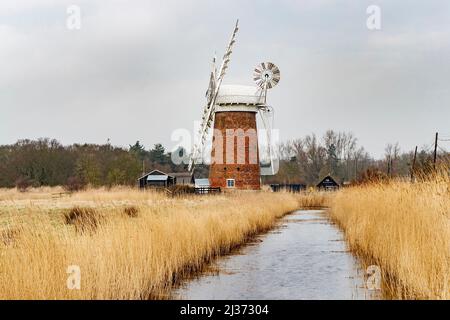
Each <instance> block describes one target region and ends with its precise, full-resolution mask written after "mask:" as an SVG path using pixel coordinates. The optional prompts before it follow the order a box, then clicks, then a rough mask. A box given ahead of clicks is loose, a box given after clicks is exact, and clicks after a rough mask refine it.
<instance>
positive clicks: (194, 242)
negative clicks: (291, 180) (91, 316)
mask: <svg viewBox="0 0 450 320" xmlns="http://www.w3.org/2000/svg"><path fill="white" fill-rule="evenodd" d="M49 191H50V192H53V191H54V190H45V191H42V192H41V193H42V194H40V193H39V192H37V191H32V200H27V199H26V198H25V196H26V194H18V193H17V194H14V192H11V191H7V192H6V193H7V194H6V195H5V194H4V195H1V194H0V199H3V201H2V202H1V205H2V206H1V209H0V229H5V230H6V229H10V230H15V228H18V227H19V226H20V228H21V229H20V230H21V231H20V236H17V237H16V235H14V236H13V241H14V246H11V245H9V242H10V240H9V239H10V238H11V235H10V234H6V233H5V236H2V237H3V239H7V241H4V240H3V241H0V256H1V259H0V299H148V298H151V297H157V296H158V295H159V294H161V293H162V292H166V290H167V289H168V288H170V286H171V285H172V283H173V282H174V281H177V280H178V279H180V278H181V277H183V276H186V275H188V274H189V273H190V272H192V271H195V270H199V269H201V268H202V267H203V266H204V264H205V263H206V262H208V261H209V260H211V259H213V258H214V257H216V256H217V255H218V254H223V253H227V252H229V251H230V250H231V249H232V248H234V247H236V246H238V245H240V244H242V243H244V242H245V241H246V240H247V239H248V237H250V236H252V235H254V234H256V233H259V232H262V231H265V230H267V229H269V228H271V227H273V226H274V223H275V222H276V220H277V219H278V218H280V217H282V216H283V215H285V214H286V213H288V212H290V211H292V210H295V209H297V208H298V206H299V201H298V197H296V196H294V195H291V194H285V193H279V194H274V193H265V192H260V193H252V192H248V193H237V194H229V195H218V196H204V197H195V196H186V197H182V198H167V197H166V196H165V195H164V194H159V193H154V192H139V191H136V190H132V189H126V188H114V189H112V190H109V191H108V190H88V191H84V192H80V193H76V194H74V195H72V196H62V197H60V198H59V197H58V198H56V199H55V198H54V197H53V195H49V194H46V193H48V192H49ZM131 207H132V208H133V209H130V208H131ZM74 208H77V209H76V210H75V211H73V210H74ZM80 208H81V209H80ZM87 208H93V209H92V210H89V209H87ZM127 208H128V209H127ZM67 210H69V211H67ZM70 212H72V214H70ZM80 212H82V213H80ZM97 214H99V215H101V216H102V217H104V219H103V218H102V220H101V223H97V222H95V230H93V232H77V230H76V228H77V226H78V228H83V227H82V226H84V224H86V223H87V224H90V223H92V215H94V216H95V217H97ZM94 219H96V218H94ZM95 221H97V220H95ZM6 243H8V244H6ZM73 265H75V266H79V267H80V270H81V289H80V290H69V289H68V287H67V279H68V276H69V275H68V274H67V270H68V267H69V266H73Z"/></svg>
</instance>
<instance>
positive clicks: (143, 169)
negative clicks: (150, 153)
mask: <svg viewBox="0 0 450 320" xmlns="http://www.w3.org/2000/svg"><path fill="white" fill-rule="evenodd" d="M142 175H145V160H142Z"/></svg>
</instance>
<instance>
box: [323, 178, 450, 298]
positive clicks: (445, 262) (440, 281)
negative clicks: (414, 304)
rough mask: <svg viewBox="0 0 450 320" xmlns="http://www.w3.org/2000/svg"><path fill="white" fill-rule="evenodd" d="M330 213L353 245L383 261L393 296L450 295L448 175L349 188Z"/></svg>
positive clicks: (380, 263) (361, 253) (366, 255)
mask: <svg viewBox="0 0 450 320" xmlns="http://www.w3.org/2000/svg"><path fill="white" fill-rule="evenodd" d="M331 208H332V209H331V216H332V218H333V219H334V220H335V221H336V222H337V223H338V224H339V225H340V226H341V227H342V228H343V229H344V231H345V234H346V237H347V239H348V242H349V244H350V247H351V248H352V249H353V250H354V251H355V252H356V253H357V254H358V255H359V256H362V257H363V260H364V261H367V262H369V263H371V264H376V265H378V266H380V268H381V270H382V273H383V277H384V280H385V281H384V284H385V285H386V287H385V289H386V292H388V293H389V294H390V295H391V297H392V298H408V299H450V178H449V176H448V173H447V172H446V171H442V172H440V173H439V174H436V175H434V176H433V177H423V178H421V179H419V180H418V181H417V182H416V183H413V184H412V183H410V182H408V181H393V182H390V183H383V184H382V183H373V184H368V185H363V186H358V187H352V188H349V189H345V190H342V191H340V192H339V193H337V194H336V195H335V196H334V197H333V198H332V201H331Z"/></svg>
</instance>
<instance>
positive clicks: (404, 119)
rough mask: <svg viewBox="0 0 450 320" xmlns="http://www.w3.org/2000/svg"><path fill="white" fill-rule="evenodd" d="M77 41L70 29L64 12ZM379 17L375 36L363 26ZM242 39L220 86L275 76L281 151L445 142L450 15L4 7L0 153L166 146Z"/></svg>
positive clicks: (0, 6)
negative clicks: (335, 136)
mask: <svg viewBox="0 0 450 320" xmlns="http://www.w3.org/2000/svg"><path fill="white" fill-rule="evenodd" d="M72 4H75V5H78V6H79V7H80V9H81V14H82V16H81V29H80V30H69V29H68V28H67V26H66V22H67V21H66V20H67V17H68V14H67V12H66V10H67V7H68V6H69V5H72ZM372 4H375V5H378V6H379V7H380V8H381V14H382V15H381V30H375V31H374V30H369V29H368V28H367V26H366V20H367V18H368V15H367V13H366V9H367V7H368V6H369V5H372ZM237 18H239V19H240V31H239V34H238V39H237V43H236V47H235V50H234V53H233V57H232V61H231V64H230V68H229V73H228V74H227V76H226V78H225V81H224V83H226V84H248V85H251V84H252V69H253V67H254V66H255V65H257V64H258V63H260V62H263V61H272V62H274V63H276V64H277V65H278V67H279V68H280V70H281V75H282V78H281V82H280V84H279V85H278V86H277V87H276V88H275V89H273V90H272V91H271V92H270V95H269V98H268V99H269V102H270V104H272V105H273V106H274V108H275V126H276V127H277V128H279V129H280V135H281V139H283V140H286V139H292V138H295V137H302V136H304V135H306V134H310V133H313V132H314V133H316V134H318V135H322V134H323V133H324V132H325V131H326V130H327V129H335V130H343V131H352V132H353V133H354V134H355V135H356V136H357V137H358V138H359V142H360V144H362V145H363V146H364V147H365V148H366V149H367V150H368V151H369V152H370V153H371V154H373V155H374V156H377V157H378V156H381V155H382V154H383V150H384V147H385V145H386V143H388V142H397V141H398V142H399V143H400V145H401V147H402V150H404V151H407V150H410V149H412V148H413V147H414V146H415V145H419V146H422V145H424V144H427V145H429V144H430V143H431V141H432V139H433V135H434V133H435V132H436V131H440V132H441V133H442V134H444V135H450V85H449V80H450V79H449V78H450V2H449V1H446V0H442V1H437V0H436V1H435V0H428V1H423V0H414V1H398V0H397V1H393V0H386V1H361V0H359V1H354V0H346V1H331V0H298V1H288V0H285V1H242V0H240V1H220V2H219V1H206V0H202V1H181V0H180V1H167V0H161V1H146V0H135V1H130V0H128V1H118V0H109V1H100V0H86V1H82V0H80V1H77V0H70V1H66V0H35V1H30V0H2V1H1V2H0V144H6V143H14V142H15V141H17V140H18V139H23V138H30V139H34V138H39V137H50V138H56V139H58V140H59V141H61V142H62V143H64V144H69V143H74V142H93V143H105V142H106V141H107V139H111V143H112V144H114V145H118V146H128V145H129V144H132V143H134V142H135V141H136V140H140V141H141V142H142V143H144V144H145V146H146V147H151V146H152V145H153V144H154V143H156V142H162V143H163V144H164V145H166V146H168V147H169V146H171V145H173V144H175V143H174V142H171V139H170V138H171V133H172V132H173V130H175V129H177V128H186V129H190V130H192V128H193V122H194V121H195V120H199V119H200V117H201V112H202V107H203V105H204V103H205V98H204V93H205V91H206V89H207V84H208V78H209V71H210V60H211V58H212V56H213V54H214V51H217V53H218V56H221V55H222V53H223V51H224V47H225V45H226V43H227V41H228V39H229V36H230V33H231V31H232V28H233V25H234V22H235V20H236V19H237Z"/></svg>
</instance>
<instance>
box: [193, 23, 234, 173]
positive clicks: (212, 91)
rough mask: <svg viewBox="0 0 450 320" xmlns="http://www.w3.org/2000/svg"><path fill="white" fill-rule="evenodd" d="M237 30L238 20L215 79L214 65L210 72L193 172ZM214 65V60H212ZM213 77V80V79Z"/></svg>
mask: <svg viewBox="0 0 450 320" xmlns="http://www.w3.org/2000/svg"><path fill="white" fill-rule="evenodd" d="M238 31H239V20H237V21H236V26H235V27H234V30H233V33H232V35H231V39H230V41H229V43H228V46H227V49H226V51H225V54H224V56H223V59H222V64H221V66H220V69H219V73H218V74H219V75H218V77H217V79H216V74H215V73H216V72H215V66H214V72H213V73H214V75H213V74H211V78H210V84H209V89H208V92H207V105H206V106H205V108H204V111H203V117H202V124H201V127H200V131H199V137H200V138H199V141H198V142H197V143H196V144H195V145H194V149H193V152H192V155H191V158H190V160H189V167H188V170H189V172H191V173H192V172H193V169H194V166H195V163H196V161H197V158H198V157H199V153H200V152H201V150H202V149H203V145H204V143H205V140H206V136H207V134H208V129H209V128H210V127H211V124H212V122H213V121H214V110H215V104H216V99H217V96H218V94H219V90H220V86H221V84H222V81H223V78H224V77H225V74H226V70H227V69H228V64H229V63H230V58H231V54H232V53H233V45H234V44H235V42H236V34H237V32H238ZM214 65H215V60H214ZM213 79H214V81H213Z"/></svg>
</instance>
